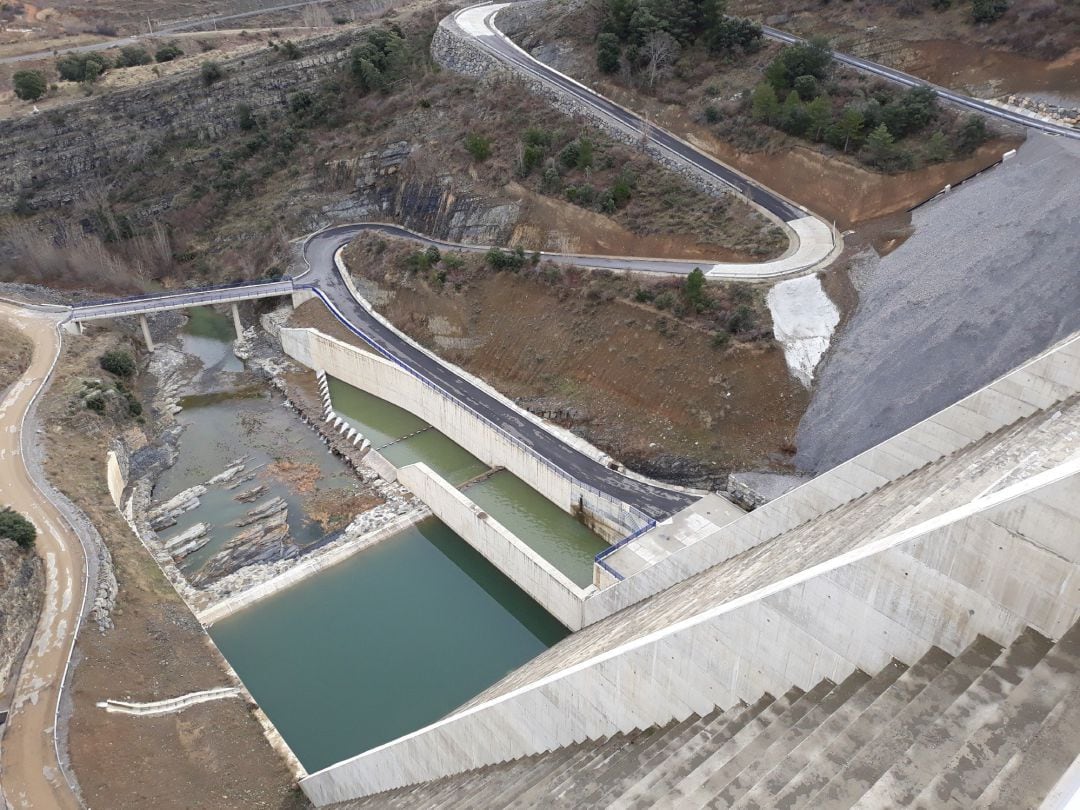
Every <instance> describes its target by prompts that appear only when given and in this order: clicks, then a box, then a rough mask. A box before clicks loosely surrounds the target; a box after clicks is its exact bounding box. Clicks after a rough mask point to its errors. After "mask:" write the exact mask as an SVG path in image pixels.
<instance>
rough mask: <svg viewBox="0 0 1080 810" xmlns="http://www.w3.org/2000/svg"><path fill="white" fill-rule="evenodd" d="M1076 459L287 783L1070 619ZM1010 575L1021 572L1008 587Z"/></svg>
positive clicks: (447, 756)
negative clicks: (932, 646) (979, 635)
mask: <svg viewBox="0 0 1080 810" xmlns="http://www.w3.org/2000/svg"><path fill="white" fill-rule="evenodd" d="M1078 521H1080V461H1072V462H1070V463H1067V464H1064V465H1061V466H1059V467H1057V468H1055V469H1053V470H1050V471H1048V472H1046V473H1043V474H1041V475H1038V476H1035V477H1033V478H1031V479H1028V480H1026V481H1023V482H1021V483H1019V484H1017V485H1014V486H1012V487H1009V488H1007V489H1005V490H1003V491H1001V492H999V493H995V494H994V495H991V496H988V497H986V498H982V499H979V500H976V501H974V502H972V503H970V504H967V505H965V506H964V507H962V508H960V509H956V510H953V511H952V512H949V513H946V514H945V515H942V516H940V517H937V518H935V519H933V520H931V521H927V522H926V523H923V524H921V525H919V526H916V527H913V528H911V529H909V530H906V531H904V532H900V533H898V534H895V535H892V536H890V537H888V538H885V539H883V540H880V541H877V542H874V543H872V544H869V545H867V546H865V547H862V548H860V549H857V550H855V551H853V552H850V553H848V554H846V555H842V556H841V557H838V558H836V559H834V560H831V561H829V562H828V563H825V564H822V565H819V566H815V567H813V568H811V569H808V570H807V571H804V572H801V573H800V574H798V575H796V576H793V577H790V578H788V579H786V580H784V581H782V582H779V583H775V584H773V585H770V586H767V587H765V588H763V589H761V590H759V591H757V592H755V593H752V594H749V595H747V596H745V597H742V598H739V599H736V600H733V601H731V602H729V603H727V604H725V605H721V606H719V607H716V608H712V609H710V610H708V611H705V612H703V613H700V614H699V615H697V616H693V617H691V618H689V619H684V620H681V621H678V622H676V623H673V624H672V625H670V626H668V627H666V628H664V629H663V630H660V631H657V632H655V633H652V634H650V635H647V636H644V637H642V638H639V639H635V640H634V641H632V642H630V643H627V644H624V645H622V646H620V647H618V648H616V649H614V650H611V651H609V652H607V653H604V654H602V655H598V656H596V657H595V658H593V659H591V660H588V661H585V662H582V663H581V664H578V665H575V666H573V667H569V668H567V669H564V670H562V671H560V672H558V673H556V674H554V675H551V676H549V677H547V678H544V679H541V680H540V681H538V682H536V683H534V684H530V685H528V686H526V687H522V688H521V689H518V690H516V691H514V692H511V693H509V694H507V695H504V696H502V697H499V698H495V699H493V700H491V701H488V702H487V703H483V704H480V705H478V706H475V707H473V708H471V709H468V710H466V711H463V712H461V713H459V714H455V715H452V716H450V717H448V718H446V719H444V720H442V721H440V722H439V723H435V724H433V725H432V726H429V727H427V728H425V729H421V730H419V731H417V732H415V733H413V734H410V735H407V736H405V737H402V738H400V739H398V740H395V741H393V742H390V743H387V744H386V745H383V746H381V747H379V748H375V749H373V750H371V751H369V752H367V753H364V754H361V755H359V756H357V757H354V758H352V759H350V760H346V761H344V762H341V763H338V764H336V765H333V766H331V767H329V768H326V769H324V770H322V771H319V772H318V773H316V774H313V775H311V776H309V777H307V778H306V779H304V780H302V781H301V783H300V784H301V787H302V788H303V789H304V791H305V793H306V794H307V795H308V797H309V798H311V799H312V801H313V802H314V803H315V804H316V805H320V806H321V805H325V804H328V803H331V802H335V801H342V800H346V799H349V798H352V797H356V796H362V795H368V794H370V793H374V792H378V791H382V790H387V789H391V788H395V787H399V786H403V785H408V784H413V783H416V782H421V781H426V780H430V779H434V778H438V777H441V776H445V775H450V774H454V773H461V772H463V771H466V770H469V769H471V768H476V767H481V766H484V765H488V764H492V763H496V762H502V761H506V760H509V759H515V758H518V757H521V756H526V755H529V754H535V753H539V752H543V751H548V750H552V749H554V748H558V747H562V746H565V745H568V744H570V743H572V742H575V741H580V740H583V739H587V738H591V739H597V738H599V737H602V736H606V735H610V734H613V733H615V732H617V731H622V732H628V731H631V730H633V729H635V728H644V727H648V726H651V725H654V724H657V723H667V722H670V721H672V720H675V719H684V718H686V717H688V716H689V715H690V714H692V713H699V714H704V713H707V712H708V711H710V710H711V709H713V708H714V707H720V708H722V709H726V708H730V707H731V706H732V705H734V704H735V703H737V702H738V701H747V702H753V701H755V700H757V699H758V698H760V697H761V695H762V694H763V693H764V692H770V693H772V694H782V693H783V692H784V691H786V690H787V689H789V688H790V687H791V686H793V685H796V686H799V687H801V688H803V689H810V688H811V687H813V686H814V685H815V684H816V683H817V682H819V681H820V680H821V679H822V678H831V679H832V680H834V681H836V682H838V683H839V682H840V681H841V680H842V679H843V678H844V677H846V676H847V675H848V674H850V673H851V672H852V671H853V670H854V669H855V668H857V667H858V668H861V669H864V670H866V671H875V670H876V669H879V668H881V667H882V666H884V665H885V664H887V663H888V662H889V660H891V658H893V657H896V658H899V659H900V660H902V661H905V662H907V663H912V662H914V661H915V660H916V659H917V658H918V657H919V656H921V655H922V654H924V653H925V652H926V650H927V649H928V648H929V647H930V646H931V645H937V646H939V647H941V648H943V649H944V650H946V651H947V652H949V653H951V654H953V655H957V654H959V653H960V651H961V650H962V649H963V648H964V647H965V646H966V645H967V644H969V643H970V642H971V641H973V640H974V639H975V637H976V635H978V634H983V635H986V636H988V637H989V638H991V639H993V640H995V641H997V642H998V643H1000V644H1009V643H1011V641H1012V640H1013V638H1014V637H1015V635H1016V634H1017V633H1018V632H1019V631H1020V630H1021V629H1022V628H1023V627H1025V626H1029V625H1030V626H1033V627H1034V628H1035V629H1037V630H1039V631H1040V632H1042V633H1044V634H1046V635H1049V636H1051V637H1058V636H1059V635H1060V633H1061V632H1062V631H1063V630H1064V629H1065V628H1066V627H1068V626H1070V625H1071V624H1072V623H1073V622H1074V621H1076V619H1077V618H1078V616H1080V589H1078V587H1077V576H1078V574H1080V549H1078V548H1077V547H1076V544H1075V542H1073V539H1074V532H1075V527H1076V525H1077V523H1078ZM1017 571H1022V572H1023V573H1022V575H1020V576H1018V575H1017V573H1016V572H1017Z"/></svg>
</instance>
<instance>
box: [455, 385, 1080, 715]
mask: <svg viewBox="0 0 1080 810" xmlns="http://www.w3.org/2000/svg"><path fill="white" fill-rule="evenodd" d="M1078 451H1080V402H1078V401H1077V398H1075V397H1074V398H1072V399H1070V400H1069V401H1067V402H1065V403H1062V404H1061V405H1059V406H1055V407H1054V408H1051V409H1049V410H1047V411H1045V412H1042V413H1040V414H1037V415H1035V416H1032V417H1029V418H1027V419H1024V420H1022V421H1020V422H1018V423H1016V424H1014V425H1011V426H1010V427H1008V428H1005V429H1003V430H1001V431H998V432H997V433H995V434H993V435H992V436H989V437H986V438H984V439H982V440H980V441H977V442H976V443H974V444H972V445H970V446H968V447H966V448H964V449H963V450H961V451H959V452H957V453H955V454H953V455H951V456H949V457H948V458H945V459H941V460H940V461H938V462H935V463H934V464H931V465H929V466H927V467H923V468H922V469H920V470H917V471H915V472H912V473H910V474H909V475H906V476H904V477H903V478H900V479H898V480H896V481H893V482H892V483H890V484H887V485H886V486H884V487H882V488H880V489H878V490H876V491H874V492H872V493H870V494H868V495H864V496H862V497H861V498H858V499H856V500H855V501H852V502H850V503H847V504H844V505H843V506H841V507H839V508H837V509H834V510H833V511H831V512H829V513H827V514H825V515H823V516H821V517H819V518H817V519H816V520H813V521H811V522H809V523H805V524H803V525H801V526H799V527H798V528H796V529H793V530H791V531H789V532H786V533H784V534H782V535H781V536H779V537H777V538H774V539H772V540H768V541H766V542H763V543H760V544H759V545H756V546H754V547H752V548H748V549H746V550H745V551H743V552H741V553H739V554H736V555H735V556H733V557H731V558H729V559H727V560H725V561H723V562H722V563H720V564H719V565H716V566H714V567H713V568H710V569H709V570H707V571H703V572H702V573H700V574H697V575H695V576H692V577H689V578H688V579H686V580H684V581H682V582H680V583H678V584H676V585H674V586H672V587H670V588H668V589H666V590H665V591H663V592H661V593H658V594H656V595H655V596H653V597H650V598H649V599H647V600H645V601H643V602H640V603H638V604H636V605H633V606H631V607H628V608H626V609H625V610H623V611H621V612H620V613H618V614H616V615H614V616H611V617H609V618H607V619H604V620H602V621H600V622H597V623H596V624H594V625H591V626H589V627H586V628H584V629H583V630H581V631H579V632H577V633H574V634H573V635H571V636H570V637H568V638H566V639H564V640H563V641H561V642H559V644H557V645H555V646H554V647H552V648H551V649H550V650H547V651H546V652H544V653H542V654H541V655H539V656H538V657H537V658H536V659H534V660H533V661H531V662H530V663H529V664H526V665H525V666H524V667H522V668H520V669H519V670H517V671H515V672H514V673H511V674H510V675H509V676H507V677H506V678H504V679H503V680H502V681H500V682H499V683H497V684H494V685H493V686H492V687H491V688H489V689H488V690H486V691H485V692H484V693H482V694H480V695H478V696H477V697H476V698H474V699H473V700H471V701H469V702H468V703H467V704H466V706H472V705H478V704H480V703H483V702H485V701H486V700H490V699H492V698H494V697H498V696H499V695H503V694H506V693H507V692H509V691H512V690H513V689H516V688H519V687H521V686H524V685H525V684H527V683H530V682H533V681H535V680H538V679H540V678H542V677H544V676H546V675H550V674H552V673H553V672H557V671H559V670H561V669H564V668H566V667H570V666H573V665H574V664H576V663H579V662H581V661H583V660H586V659H588V658H591V657H592V656H594V655H598V654H600V653H602V652H604V651H606V650H610V649H613V648H614V647H617V646H619V645H620V644H623V643H626V642H628V641H630V640H632V639H633V638H635V637H639V636H642V635H645V634H647V633H649V632H652V631H654V630H659V629H661V628H664V627H667V626H669V625H670V624H672V623H673V622H677V621H680V620H682V619H685V618H688V617H690V616H692V615H694V614H696V613H699V612H701V611H702V610H705V609H707V608H709V607H712V606H715V605H718V604H723V603H724V602H728V601H731V600H733V599H737V598H738V597H740V596H744V595H746V594H748V593H750V592H752V591H754V590H756V589H758V588H761V587H764V586H766V585H768V584H770V583H773V582H777V581H779V580H781V579H783V578H784V577H787V576H791V575H793V574H796V573H798V572H799V571H802V570H805V569H807V568H810V567H811V566H814V565H817V564H819V563H822V562H825V561H827V560H829V559H832V558H834V557H836V556H838V555H840V554H844V553H846V552H848V551H851V550H852V549H854V548H857V547H859V546H862V545H865V544H867V543H869V542H872V541H874V540H876V539H880V538H881V537H884V536H887V535H888V534H890V533H892V532H895V531H900V530H902V529H904V528H907V527H910V526H913V525H915V524H917V523H919V522H921V521H924V520H928V519H930V518H932V517H934V516H936V515H940V514H942V513H944V512H946V511H948V510H950V509H952V508H955V507H956V506H959V505H961V504H964V503H967V502H970V500H971V499H972V498H974V497H976V496H978V495H982V494H988V493H990V492H994V491H997V490H1000V489H1001V488H1003V487H1005V486H1007V485H1008V484H1009V483H1013V482H1015V481H1018V480H1020V479H1023V478H1026V477H1030V476H1032V475H1035V474H1037V473H1039V472H1042V471H1044V470H1046V469H1049V468H1050V467H1052V466H1054V465H1056V464H1059V463H1061V462H1062V461H1063V460H1065V459H1067V458H1070V457H1071V456H1073V455H1075V454H1076V453H1077V452H1078ZM733 525H735V524H733Z"/></svg>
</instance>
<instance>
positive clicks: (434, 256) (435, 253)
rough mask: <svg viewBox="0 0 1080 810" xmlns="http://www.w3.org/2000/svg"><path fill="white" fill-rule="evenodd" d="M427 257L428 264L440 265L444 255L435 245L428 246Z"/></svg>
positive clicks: (425, 252)
mask: <svg viewBox="0 0 1080 810" xmlns="http://www.w3.org/2000/svg"><path fill="white" fill-rule="evenodd" d="M424 254H425V255H426V256H427V260H428V264H438V263H439V261H440V260H441V259H442V254H441V253H440V252H439V249H438V248H437V247H435V245H428V249H427V250H425V251H424Z"/></svg>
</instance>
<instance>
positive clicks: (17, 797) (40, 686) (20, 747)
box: [0, 303, 86, 810]
mask: <svg viewBox="0 0 1080 810" xmlns="http://www.w3.org/2000/svg"><path fill="white" fill-rule="evenodd" d="M0 318H4V319H5V320H7V321H9V322H10V323H11V324H13V325H14V326H16V327H17V328H18V329H19V330H20V331H21V332H23V333H24V334H25V335H27V336H28V337H29V338H30V339H31V340H33V342H34V354H33V358H32V359H31V361H30V367H29V368H28V369H27V371H26V373H25V374H23V376H22V377H21V378H20V379H19V380H17V381H16V382H15V383H14V384H13V385H12V386H11V388H10V389H9V390H8V392H7V396H6V397H5V398H4V401H3V403H2V404H0V503H3V504H4V505H9V506H11V507H13V508H14V509H15V510H17V511H18V512H21V513H22V514H24V515H26V516H27V517H29V518H30V519H31V520H32V521H33V522H34V525H35V526H36V527H37V530H38V536H37V542H36V546H37V553H38V554H39V555H40V557H41V558H42V559H43V560H44V561H45V567H46V573H45V600H44V604H43V605H42V610H41V616H40V617H39V618H38V624H37V628H36V629H35V631H34V638H33V643H32V644H31V646H30V649H29V650H28V652H27V654H26V658H25V660H24V661H23V665H22V670H21V671H20V673H19V681H18V685H17V687H16V692H15V699H14V701H13V703H12V709H11V713H10V715H9V717H8V721H7V724H6V725H5V726H4V729H3V745H2V747H0V783H2V786H3V798H4V799H6V801H7V802H8V806H10V807H13V808H24V807H25V808H50V810H52V808H57V810H60V809H61V808H63V809H64V810H66V809H67V808H77V807H79V802H78V800H77V799H76V798H75V796H74V794H73V793H72V791H71V789H70V788H69V787H68V784H67V782H66V781H65V779H64V775H63V774H64V771H63V770H62V768H61V766H60V762H59V759H58V755H57V745H56V739H55V730H56V723H57V707H58V705H59V701H60V698H61V694H62V692H63V687H64V681H65V678H66V673H67V667H68V661H69V658H70V655H71V651H72V648H73V645H74V643H75V634H76V633H77V631H78V626H79V616H80V613H81V610H82V607H83V601H84V595H85V587H86V583H85V572H86V569H85V565H86V562H85V559H84V557H83V550H82V545H81V543H80V541H79V538H78V536H77V535H76V534H75V532H74V530H72V528H71V526H70V525H69V524H68V522H67V521H66V520H65V519H64V517H63V516H62V515H61V514H60V512H59V510H58V509H57V508H56V506H55V505H54V504H53V503H52V502H51V501H50V500H49V499H48V497H47V496H46V495H45V493H44V492H42V491H41V489H40V488H39V487H38V485H37V484H36V483H35V481H34V479H33V477H32V476H31V474H30V472H29V470H28V469H27V466H26V464H25V457H24V456H23V449H24V447H25V442H24V436H23V428H24V418H25V415H26V413H27V412H28V411H29V410H30V408H31V407H32V405H33V403H34V400H35V398H36V397H37V395H38V392H39V391H40V390H41V389H42V388H44V386H45V384H46V383H47V382H48V379H49V375H50V373H51V371H52V366H53V361H54V359H55V358H56V356H57V354H58V353H59V351H60V338H59V337H58V335H57V333H56V322H57V320H58V316H57V315H55V314H49V315H46V314H42V313H38V312H34V311H31V310H28V309H23V308H21V307H15V306H12V305H9V304H3V303H0Z"/></svg>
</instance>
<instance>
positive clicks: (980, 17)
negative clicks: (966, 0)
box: [971, 0, 1009, 23]
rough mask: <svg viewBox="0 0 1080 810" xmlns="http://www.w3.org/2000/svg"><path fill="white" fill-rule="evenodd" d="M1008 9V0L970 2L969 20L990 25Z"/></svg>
mask: <svg viewBox="0 0 1080 810" xmlns="http://www.w3.org/2000/svg"><path fill="white" fill-rule="evenodd" d="M1008 8H1009V3H1008V0H971V19H973V20H974V21H975V22H977V23H992V22H994V21H995V20H997V19H1000V17H1001V15H1002V14H1004V13H1005V11H1006V10H1007V9H1008Z"/></svg>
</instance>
